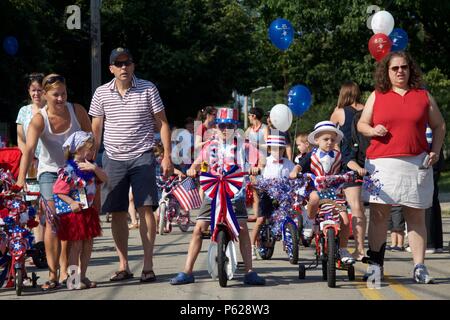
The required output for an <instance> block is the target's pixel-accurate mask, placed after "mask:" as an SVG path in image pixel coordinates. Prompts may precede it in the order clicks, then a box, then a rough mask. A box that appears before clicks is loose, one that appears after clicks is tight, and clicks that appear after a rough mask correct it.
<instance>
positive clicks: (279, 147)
mask: <svg viewBox="0 0 450 320" xmlns="http://www.w3.org/2000/svg"><path fill="white" fill-rule="evenodd" d="M266 145H267V148H268V150H267V151H268V153H269V154H270V156H269V157H267V159H266V164H265V167H264V170H263V173H262V177H263V179H274V178H287V177H289V173H290V172H291V171H292V170H293V169H294V166H295V165H294V163H293V162H292V161H291V160H289V159H288V158H285V157H283V155H284V153H285V150H286V139H285V137H284V136H282V135H269V136H268V137H267V140H266ZM260 197H261V199H260V210H259V212H258V213H257V219H256V223H255V227H254V228H253V231H252V236H251V241H252V259H253V260H256V259H257V249H256V239H257V238H258V233H259V229H260V228H261V225H262V224H263V223H264V221H265V219H266V218H265V214H270V213H271V211H273V208H271V203H272V200H271V199H270V198H269V196H268V195H267V194H261V195H260Z"/></svg>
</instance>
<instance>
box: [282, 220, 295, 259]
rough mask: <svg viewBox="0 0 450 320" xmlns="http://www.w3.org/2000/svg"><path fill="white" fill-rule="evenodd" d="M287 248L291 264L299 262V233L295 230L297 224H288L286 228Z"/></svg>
mask: <svg viewBox="0 0 450 320" xmlns="http://www.w3.org/2000/svg"><path fill="white" fill-rule="evenodd" d="M284 232H285V238H284V239H285V241H286V244H285V245H286V249H287V253H288V257H289V262H290V263H291V264H297V263H298V234H297V232H296V231H295V226H294V225H293V224H292V223H287V224H286V229H285V231H284Z"/></svg>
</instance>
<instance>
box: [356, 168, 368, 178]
mask: <svg viewBox="0 0 450 320" xmlns="http://www.w3.org/2000/svg"><path fill="white" fill-rule="evenodd" d="M356 172H358V175H359V176H360V177H364V176H365V175H366V174H367V170H366V169H364V168H359V169H358V170H356Z"/></svg>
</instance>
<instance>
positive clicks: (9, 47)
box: [3, 36, 19, 56]
mask: <svg viewBox="0 0 450 320" xmlns="http://www.w3.org/2000/svg"><path fill="white" fill-rule="evenodd" d="M3 49H5V51H6V53H7V54H9V55H10V56H14V55H15V54H16V53H17V50H18V49H19V43H18V42H17V39H16V38H14V37H11V36H9V37H6V38H5V40H3Z"/></svg>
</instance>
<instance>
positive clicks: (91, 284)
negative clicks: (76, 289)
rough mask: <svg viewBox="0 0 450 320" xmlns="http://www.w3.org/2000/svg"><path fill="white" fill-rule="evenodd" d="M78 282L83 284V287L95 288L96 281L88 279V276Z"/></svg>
mask: <svg viewBox="0 0 450 320" xmlns="http://www.w3.org/2000/svg"><path fill="white" fill-rule="evenodd" d="M80 284H83V285H84V288H83V289H92V288H97V282H95V281H91V280H89V278H84V279H83V280H81V281H80Z"/></svg>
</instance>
